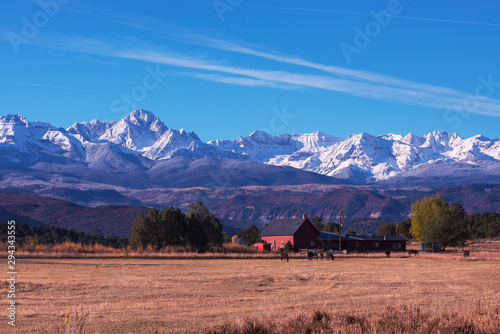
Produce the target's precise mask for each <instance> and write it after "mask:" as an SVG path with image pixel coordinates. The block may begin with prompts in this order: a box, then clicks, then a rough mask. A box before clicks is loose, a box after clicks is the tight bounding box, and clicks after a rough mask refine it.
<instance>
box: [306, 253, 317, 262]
mask: <svg viewBox="0 0 500 334" xmlns="http://www.w3.org/2000/svg"><path fill="white" fill-rule="evenodd" d="M307 259H308V260H312V259H316V260H317V259H318V253H314V252H311V251H310V252H308V253H307Z"/></svg>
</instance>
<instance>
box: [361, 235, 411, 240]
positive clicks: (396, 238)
mask: <svg viewBox="0 0 500 334" xmlns="http://www.w3.org/2000/svg"><path fill="white" fill-rule="evenodd" d="M360 238H363V239H364V240H373V241H383V240H389V241H406V240H407V239H405V238H401V237H396V236H377V235H371V236H362V237H360Z"/></svg>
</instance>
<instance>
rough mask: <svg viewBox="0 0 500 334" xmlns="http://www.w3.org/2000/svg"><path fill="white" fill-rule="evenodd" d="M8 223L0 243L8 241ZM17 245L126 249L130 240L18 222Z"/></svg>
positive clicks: (0, 227) (0, 230)
mask: <svg viewBox="0 0 500 334" xmlns="http://www.w3.org/2000/svg"><path fill="white" fill-rule="evenodd" d="M7 226H8V225H7V223H4V222H0V242H5V241H7ZM15 226H16V229H15V230H16V245H18V246H23V245H25V244H27V243H30V244H32V245H57V244H62V243H65V242H73V243H77V244H82V245H96V244H100V245H103V246H107V247H113V248H125V247H127V245H128V238H120V237H103V236H102V235H99V234H88V233H84V232H76V231H75V230H73V229H71V230H67V229H65V228H60V227H55V226H50V225H46V226H44V225H34V226H29V225H28V224H26V223H18V222H16V225H15Z"/></svg>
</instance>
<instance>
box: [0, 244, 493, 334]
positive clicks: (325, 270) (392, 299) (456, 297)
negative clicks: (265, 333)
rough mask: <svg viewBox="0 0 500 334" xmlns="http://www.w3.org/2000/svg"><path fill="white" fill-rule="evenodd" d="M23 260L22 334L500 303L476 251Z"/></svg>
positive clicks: (180, 328)
mask: <svg viewBox="0 0 500 334" xmlns="http://www.w3.org/2000/svg"><path fill="white" fill-rule="evenodd" d="M16 264H17V271H18V282H17V290H18V291H17V294H16V297H17V298H16V301H17V303H18V309H17V327H16V330H17V333H58V332H61V326H63V325H64V324H65V322H66V321H69V322H70V323H69V324H66V328H68V327H69V328H71V331H70V332H77V331H76V330H77V327H78V326H77V322H78V321H77V319H76V312H78V315H79V316H81V315H82V313H84V314H88V315H87V318H86V320H85V326H84V328H85V330H86V332H90V333H154V332H155V331H158V332H159V333H162V331H163V330H165V332H166V333H171V332H198V331H202V330H204V329H207V328H214V326H219V325H222V324H224V323H242V322H243V321H244V320H246V319H252V320H256V321H263V322H266V321H269V320H271V319H283V318H292V317H296V316H298V315H301V314H311V313H312V312H314V311H318V310H319V311H326V312H340V311H342V312H352V313H353V314H377V313H381V312H382V311H383V310H384V309H385V307H386V306H394V307H395V308H402V307H403V306H405V305H408V306H411V307H414V306H420V308H421V310H422V311H423V312H427V313H430V314H435V315H441V314H449V313H453V312H458V313H460V314H467V313H468V312H472V311H473V310H475V309H476V308H477V307H478V306H479V305H481V307H482V308H486V309H494V308H496V309H497V311H498V307H499V306H500V259H498V258H497V259H494V258H493V259H490V258H488V257H484V258H479V257H475V254H474V253H472V254H471V257H470V258H468V259H464V258H463V256H462V257H460V256H457V255H453V254H451V255H448V254H442V255H439V256H434V257H433V256H432V255H421V256H413V257H411V258H410V257H406V256H399V257H398V256H396V257H393V256H391V257H390V258H386V257H385V256H375V257H369V256H360V257H356V256H349V257H348V256H340V257H336V259H335V261H330V260H323V261H321V260H313V261H308V260H306V259H301V258H293V259H291V260H290V262H288V263H282V262H280V260H277V259H141V258H107V259H100V258H86V259H57V258H21V259H18V260H17V263H16ZM4 290H5V289H4ZM3 294H5V291H4V293H3ZM68 312H69V315H68ZM4 321H5V320H4ZM2 326H3V325H2Z"/></svg>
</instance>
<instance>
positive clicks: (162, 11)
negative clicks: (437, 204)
mask: <svg viewBox="0 0 500 334" xmlns="http://www.w3.org/2000/svg"><path fill="white" fill-rule="evenodd" d="M499 12H500V4H499V3H498V2H497V1H482V2H481V5H480V6H479V5H478V4H477V3H473V2H463V1H461V2H457V1H440V2H439V4H436V2H435V1H430V0H429V1H427V0H414V1H409V0H401V1H395V0H390V1H363V2H361V1H357V2H354V1H320V0H314V1H307V2H306V1H292V0H288V1H263V0H262V1H261V0H254V1H249V0H242V1H240V0H216V1H213V0H210V1H195V0H193V1H179V0H176V1H132V0H128V1H127V0H125V1H119V2H118V1H102V0H101V1H94V0H87V1H83V0H42V1H41V2H38V1H27V0H26V1H25V0H17V1H10V2H8V4H7V5H6V8H5V10H4V11H3V12H2V14H0V15H1V16H2V17H1V20H0V42H1V43H0V58H1V59H0V60H1V64H2V65H1V66H2V67H1V69H2V71H1V73H2V75H1V76H0V92H1V101H2V106H3V110H2V114H9V113H14V114H17V113H19V114H22V115H24V116H25V117H27V118H28V119H29V120H37V119H38V120H43V121H46V122H49V123H51V124H53V125H56V126H61V127H68V126H70V125H71V124H73V123H74V122H80V121H90V120H92V119H94V118H97V119H100V120H107V121H109V120H117V119H120V118H122V117H124V116H125V115H126V114H127V113H128V112H129V111H130V110H132V109H134V108H138V107H141V108H144V109H146V110H150V111H152V112H153V113H155V115H156V116H157V117H159V118H160V119H161V120H162V121H163V122H164V123H165V124H166V125H167V126H168V127H171V128H176V129H180V128H184V129H186V130H187V131H194V132H196V133H197V134H198V135H199V136H200V138H201V139H202V140H205V141H208V140H213V139H234V138H236V137H237V136H239V135H248V134H250V133H251V132H252V131H254V130H265V131H267V132H270V133H272V134H280V133H292V132H313V131H322V132H326V133H329V134H332V135H335V136H338V137H347V136H348V135H349V134H352V133H360V132H368V133H371V134H373V135H378V134H384V133H397V134H403V135H405V134H407V133H409V132H413V133H415V134H418V135H422V134H426V133H428V132H431V131H436V130H441V131H447V132H450V133H453V132H457V133H458V134H459V135H461V136H462V137H469V136H473V135H475V134H483V135H485V136H487V137H490V138H498V137H500V134H499V131H498V129H499V128H500V63H499V61H498V59H500V43H498V42H499V40H498V36H500V18H499V17H498V13H499Z"/></svg>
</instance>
